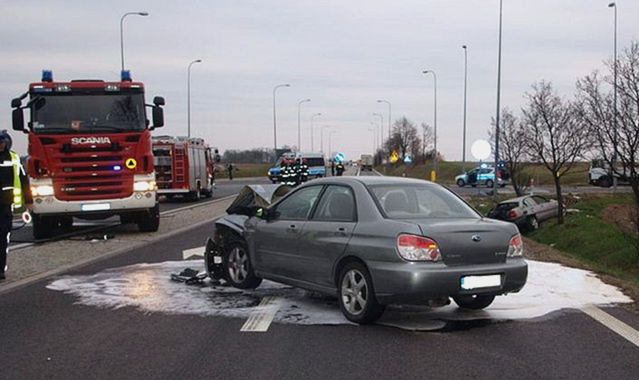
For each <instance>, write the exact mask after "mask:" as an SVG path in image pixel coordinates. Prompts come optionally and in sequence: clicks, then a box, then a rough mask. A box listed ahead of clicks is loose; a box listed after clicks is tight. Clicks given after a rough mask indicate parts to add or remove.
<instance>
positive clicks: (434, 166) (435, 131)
mask: <svg viewBox="0 0 639 380" xmlns="http://www.w3.org/2000/svg"><path fill="white" fill-rule="evenodd" d="M423 73H424V74H433V80H434V86H433V93H434V102H433V108H434V110H433V118H434V128H433V132H434V133H433V140H434V145H435V157H434V158H433V162H434V163H433V171H434V172H435V178H434V179H435V180H437V169H438V165H437V74H435V72H434V71H433V70H424V71H423Z"/></svg>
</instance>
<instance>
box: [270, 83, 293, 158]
mask: <svg viewBox="0 0 639 380" xmlns="http://www.w3.org/2000/svg"><path fill="white" fill-rule="evenodd" d="M280 87H291V85H290V84H288V83H285V84H278V85H277V86H275V87H273V151H274V152H275V153H276V154H277V115H276V113H275V91H276V90H277V89H278V88H280Z"/></svg>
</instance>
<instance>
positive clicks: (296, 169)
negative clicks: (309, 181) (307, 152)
mask: <svg viewBox="0 0 639 380" xmlns="http://www.w3.org/2000/svg"><path fill="white" fill-rule="evenodd" d="M293 173H294V174H293V178H294V181H295V185H294V186H297V185H299V184H300V183H302V159H301V158H299V157H298V158H296V159H295V165H293Z"/></svg>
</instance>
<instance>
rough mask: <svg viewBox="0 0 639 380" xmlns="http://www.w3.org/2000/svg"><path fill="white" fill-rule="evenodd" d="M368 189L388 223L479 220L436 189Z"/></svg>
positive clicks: (465, 206)
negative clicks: (436, 219) (457, 219)
mask: <svg viewBox="0 0 639 380" xmlns="http://www.w3.org/2000/svg"><path fill="white" fill-rule="evenodd" d="M368 187H369V189H370V190H371V193H372V194H373V196H374V197H375V198H376V200H377V203H378V204H379V206H380V207H381V209H382V211H383V212H384V214H385V215H386V217H388V218H390V219H421V218H444V219H445V218H480V216H479V215H478V214H477V212H476V211H475V210H474V209H473V208H472V207H470V206H468V204H466V203H465V202H464V201H463V200H461V199H460V198H459V197H457V196H456V195H454V194H452V193H451V192H450V191H449V190H447V189H445V188H443V187H440V186H437V185H431V184H424V185H421V184H410V185H406V184H392V185H386V184H384V185H370V186H368Z"/></svg>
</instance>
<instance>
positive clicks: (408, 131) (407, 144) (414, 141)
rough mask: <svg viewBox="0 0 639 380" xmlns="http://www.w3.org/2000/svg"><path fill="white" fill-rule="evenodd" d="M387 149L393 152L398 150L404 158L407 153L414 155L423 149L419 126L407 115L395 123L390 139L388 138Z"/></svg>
mask: <svg viewBox="0 0 639 380" xmlns="http://www.w3.org/2000/svg"><path fill="white" fill-rule="evenodd" d="M386 150H387V151H388V152H392V151H394V150H397V151H398V152H399V154H400V157H401V158H402V160H403V159H404V158H406V155H407V154H410V155H412V156H413V157H414V156H416V155H417V154H419V152H420V150H421V139H420V138H419V135H418V132H417V128H416V127H415V124H413V123H412V122H411V121H410V120H408V119H407V118H406V117H402V118H401V119H399V120H397V121H396V122H395V124H394V125H393V131H392V134H391V137H390V139H389V140H386Z"/></svg>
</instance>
